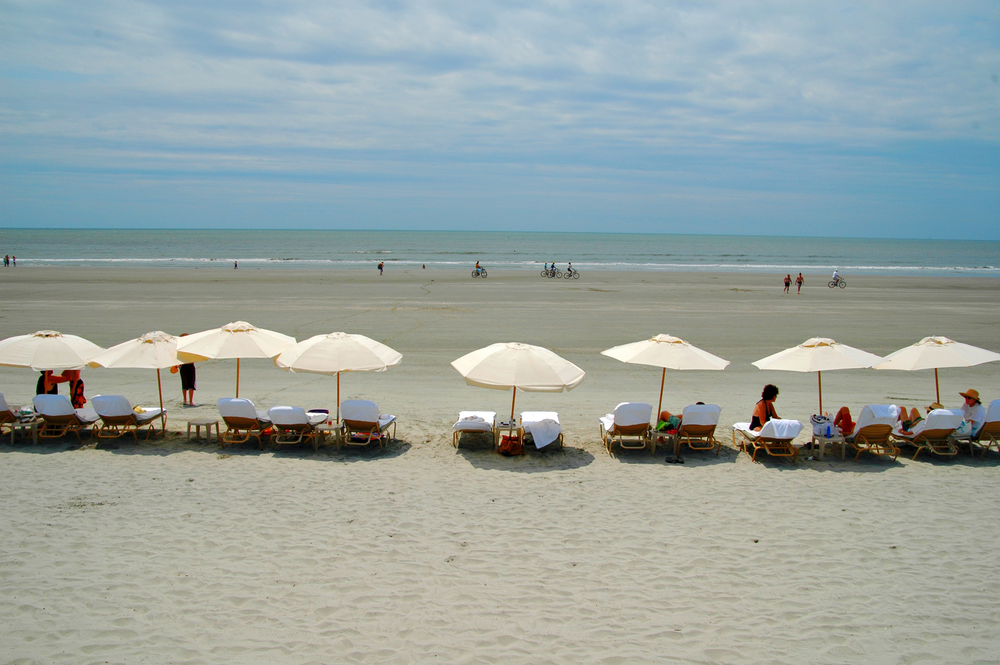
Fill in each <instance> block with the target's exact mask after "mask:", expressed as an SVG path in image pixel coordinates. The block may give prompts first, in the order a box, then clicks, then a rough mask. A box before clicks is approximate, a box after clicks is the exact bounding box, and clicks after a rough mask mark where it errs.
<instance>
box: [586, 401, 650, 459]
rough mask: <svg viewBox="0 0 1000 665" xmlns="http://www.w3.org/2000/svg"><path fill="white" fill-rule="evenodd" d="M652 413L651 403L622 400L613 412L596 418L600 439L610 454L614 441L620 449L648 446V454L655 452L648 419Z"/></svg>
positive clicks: (639, 448) (638, 448) (641, 448)
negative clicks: (599, 429) (598, 424)
mask: <svg viewBox="0 0 1000 665" xmlns="http://www.w3.org/2000/svg"><path fill="white" fill-rule="evenodd" d="M652 415H653V405H652V404H646V403H644V402H622V403H621V404H619V405H618V406H616V407H615V412H614V413H609V414H607V415H605V416H602V417H601V418H598V422H599V423H600V428H601V441H603V442H604V447H605V448H607V449H608V454H609V455H612V454H613V453H612V452H611V451H612V449H613V448H614V446H615V442H617V443H618V447H619V448H621V449H622V450H644V449H645V448H647V447H648V448H649V452H650V454H653V453H655V452H656V442H655V441H654V440H653V437H652V430H653V428H652V426H651V425H650V424H649V419H650V418H651V417H652Z"/></svg>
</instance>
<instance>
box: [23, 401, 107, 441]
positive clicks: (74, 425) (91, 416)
mask: <svg viewBox="0 0 1000 665" xmlns="http://www.w3.org/2000/svg"><path fill="white" fill-rule="evenodd" d="M33 404H34V405H35V411H37V412H38V415H39V416H41V418H42V421H43V423H44V424H43V425H42V427H41V429H39V430H38V436H39V437H40V438H42V439H58V438H60V437H63V436H66V434H68V433H69V432H73V434H75V435H76V438H77V439H79V440H80V442H81V443H82V442H83V439H82V438H81V437H80V432H87V431H89V432H90V434H91V436H93V434H94V430H96V429H97V424H96V423H97V421H98V419H99V416H98V415H97V412H96V411H94V410H93V409H91V408H83V409H74V408H73V404H72V403H71V402H70V401H69V397H67V396H66V395H35V399H34V400H33Z"/></svg>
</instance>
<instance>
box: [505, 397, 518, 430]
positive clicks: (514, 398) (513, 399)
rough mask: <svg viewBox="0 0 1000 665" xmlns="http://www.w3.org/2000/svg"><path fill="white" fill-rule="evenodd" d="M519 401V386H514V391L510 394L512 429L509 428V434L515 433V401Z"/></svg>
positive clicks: (510, 423)
mask: <svg viewBox="0 0 1000 665" xmlns="http://www.w3.org/2000/svg"><path fill="white" fill-rule="evenodd" d="M515 401H517V386H514V392H512V393H511V394H510V422H509V423H508V425H510V429H509V430H507V434H508V436H513V435H514V402H515Z"/></svg>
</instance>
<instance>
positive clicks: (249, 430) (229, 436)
mask: <svg viewBox="0 0 1000 665" xmlns="http://www.w3.org/2000/svg"><path fill="white" fill-rule="evenodd" d="M222 420H223V422H225V423H226V431H225V432H223V433H222V434H221V435H219V445H220V446H222V447H223V448H225V447H227V446H231V445H234V444H237V443H246V442H247V441H249V440H250V439H251V438H255V439H257V442H258V443H259V444H260V449H261V450H263V449H264V432H265V431H266V430H267V428H269V427H271V423H265V422H263V421H262V420H260V419H259V418H244V417H242V416H222Z"/></svg>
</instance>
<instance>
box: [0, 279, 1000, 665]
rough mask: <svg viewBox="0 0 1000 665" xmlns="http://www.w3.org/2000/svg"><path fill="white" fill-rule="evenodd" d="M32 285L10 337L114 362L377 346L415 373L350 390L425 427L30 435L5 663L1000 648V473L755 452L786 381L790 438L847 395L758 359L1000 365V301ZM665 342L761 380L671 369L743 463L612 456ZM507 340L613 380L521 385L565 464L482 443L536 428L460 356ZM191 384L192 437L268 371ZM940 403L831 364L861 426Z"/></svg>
mask: <svg viewBox="0 0 1000 665" xmlns="http://www.w3.org/2000/svg"><path fill="white" fill-rule="evenodd" d="M12 272H13V271H7V272H4V274H3V275H2V277H3V278H4V279H5V280H6V282H7V283H6V285H5V286H6V287H7V292H8V293H9V294H12V297H11V298H9V299H8V300H7V302H6V304H5V307H4V308H3V310H2V311H0V338H2V337H8V336H11V335H15V334H23V333H30V332H34V331H35V330H40V329H55V330H60V331H62V332H66V333H72V334H77V335H81V336H83V337H86V338H87V339H90V340H91V341H93V342H95V343H97V344H100V345H102V346H105V347H106V346H110V345H113V344H115V343H117V342H120V341H123V340H125V339H128V338H130V337H136V336H138V335H140V334H142V333H144V332H148V331H149V330H154V329H161V330H165V331H167V332H170V333H172V334H179V333H182V332H192V333H193V332H197V331H200V330H204V329H206V328H209V327H213V326H219V325H223V324H225V323H227V322H229V321H234V320H241V319H242V320H246V321H249V322H251V323H253V324H255V325H258V326H261V327H264V328H268V329H272V330H276V331H280V332H283V333H285V334H289V335H293V336H295V337H296V338H297V339H300V340H301V339H305V338H307V337H309V336H311V335H315V334H319V333H325V332H331V331H339V330H343V331H346V332H354V333H360V334H364V335H367V336H369V337H371V338H373V339H376V340H378V341H381V342H384V343H386V344H389V345H390V346H392V347H393V348H395V349H397V350H398V351H400V352H401V353H402V354H403V361H402V363H401V364H400V365H398V366H396V367H394V368H393V369H392V370H391V371H390V372H384V373H371V374H368V373H357V374H350V375H348V376H345V377H344V378H343V383H342V391H343V394H342V398H343V399H351V398H369V399H373V400H375V401H376V402H377V403H378V404H379V406H380V408H381V410H382V411H385V412H390V413H394V414H396V416H397V417H398V419H399V432H398V437H397V441H395V442H393V443H392V444H391V446H390V447H389V449H388V450H387V451H386V452H384V453H381V454H379V453H377V452H376V451H358V450H345V451H342V452H341V451H337V450H336V449H333V448H321V449H320V451H319V453H315V454H314V453H313V452H312V449H311V447H303V448H294V449H283V450H280V451H273V450H270V449H269V450H266V451H264V452H263V453H261V452H259V451H257V450H256V449H255V447H254V446H243V447H237V448H233V449H227V450H226V451H224V452H223V451H221V450H220V449H219V448H218V446H217V445H216V444H214V443H213V444H211V445H206V444H194V443H192V444H186V443H184V437H183V436H176V435H172V436H171V437H169V438H168V439H167V441H165V442H162V441H157V442H149V443H146V442H140V443H139V444H138V445H136V444H134V443H133V442H132V441H131V439H122V440H121V442H120V443H117V444H111V445H107V444H102V447H101V448H98V449H94V448H92V447H89V446H85V447H83V448H77V447H76V446H75V445H73V443H72V441H70V440H67V441H66V442H57V443H50V444H43V445H39V446H31V445H30V444H26V443H24V442H19V443H17V444H16V445H15V446H13V447H11V446H10V445H9V441H8V440H6V439H5V440H4V441H3V445H2V446H0V499H2V502H3V503H2V505H3V506H4V510H3V514H2V516H0V543H2V547H0V662H2V663H7V662H12V663H13V662H27V663H35V662H38V663H43V662H45V663H49V662H52V663H90V662H95V663H96V662H101V663H103V662H105V661H108V662H113V663H124V662H151V663H167V662H179V661H183V662H191V663H201V662H204V663H211V662H227V663H260V662H278V663H331V662H362V663H383V662H390V663H409V662H421V663H423V662H431V661H435V662H460V663H461V662H498V663H500V662H502V663H539V662H558V663H613V662H629V663H634V662H648V663H653V662H692V663H694V662H699V663H710V662H711V663H716V662H718V663H748V662H776V663H803V662H810V663H873V662H875V663H897V662H898V663H910V662H928V663H933V662H942V663H944V662H947V663H973V662H991V661H997V660H998V659H1000V638H998V631H1000V610H998V605H997V602H996V598H997V597H1000V581H998V580H1000V564H998V563H997V555H996V554H997V552H998V551H1000V498H998V494H997V492H996V487H997V482H998V475H997V474H998V473H1000V470H998V465H1000V456H998V455H996V454H993V453H991V454H989V455H987V456H986V458H985V459H983V460H978V459H977V460H975V461H972V460H970V458H969V457H968V455H967V454H963V455H962V456H960V457H958V458H957V459H954V460H941V459H934V458H931V459H924V458H923V457H921V459H919V460H918V461H916V462H913V461H910V460H908V459H905V458H904V457H901V458H900V460H899V461H898V462H897V463H892V462H890V461H887V460H884V459H875V458H871V457H865V456H862V459H861V461H860V462H858V463H851V462H850V461H848V462H841V461H840V460H839V459H837V458H836V457H835V456H833V455H828V456H827V458H826V460H825V461H823V462H819V461H816V460H813V461H806V460H804V461H801V462H800V463H799V464H796V465H794V466H793V465H791V464H790V463H788V462H787V461H785V460H769V459H765V460H764V461H763V462H762V463H759V464H753V463H751V462H750V461H749V459H748V458H747V457H746V456H745V455H742V454H741V455H737V454H736V453H735V451H734V450H733V449H732V448H731V442H730V441H729V435H728V426H729V424H730V423H732V422H734V421H737V420H748V419H749V415H750V411H751V409H752V407H753V404H754V402H756V400H757V399H758V398H759V394H760V390H761V387H762V386H763V384H764V383H767V382H772V383H776V384H777V385H778V386H779V387H780V388H781V390H782V393H781V395H780V396H779V398H778V400H777V402H776V408H777V411H778V413H779V414H780V415H781V416H782V417H785V418H797V419H799V420H802V421H803V422H807V421H808V417H809V415H810V414H811V413H813V411H814V410H815V405H816V383H815V376H813V375H811V374H801V375H800V374H791V373H782V372H762V371H759V370H757V369H756V368H754V367H752V366H751V365H750V362H751V361H752V360H755V359H757V358H761V357H764V356H766V355H769V354H771V353H774V352H776V351H779V350H781V349H784V348H788V347H790V346H793V345H795V344H798V343H800V342H802V341H804V340H805V339H807V338H809V337H813V336H824V337H831V338H833V339H836V340H837V341H840V342H843V343H846V344H850V345H851V346H855V347H858V348H861V349H864V350H866V351H870V352H872V353H876V354H879V355H885V354H887V353H890V352H891V351H894V350H896V349H898V348H901V347H903V346H906V345H908V344H911V343H913V342H914V341H916V340H918V339H920V338H921V337H923V336H926V335H930V334H939V335H946V336H948V337H950V338H952V339H956V340H959V341H963V342H967V343H969V344H974V345H977V346H982V347H985V348H989V349H993V350H998V349H1000V337H998V335H997V333H996V331H997V329H998V328H997V325H998V324H1000V310H998V308H997V307H996V304H995V303H996V302H997V301H998V298H997V296H998V291H1000V280H994V279H981V278H964V277H963V278H942V277H934V278H911V277H866V276H863V275H862V276H849V277H850V280H851V281H850V286H849V287H848V288H847V289H845V290H839V289H838V290H836V291H833V290H829V289H827V288H826V287H825V286H824V287H818V286H816V287H809V286H808V284H810V283H812V284H819V283H821V282H823V283H825V279H824V277H825V276H821V275H813V276H810V275H806V284H807V287H806V288H805V289H803V293H802V295H800V296H796V295H795V294H794V293H792V294H790V295H782V294H781V290H782V285H781V275H778V276H765V275H732V274H708V273H689V274H680V273H589V272H588V273H586V274H584V276H583V277H582V278H581V279H580V280H575V281H573V282H571V283H563V282H556V281H554V280H544V279H542V278H540V277H538V276H537V273H510V274H504V273H502V272H498V273H494V272H493V271H491V273H490V278H489V280H486V281H483V280H475V281H473V280H472V279H471V278H469V277H468V275H467V272H464V271H463V272H458V271H455V272H454V273H453V272H446V271H423V270H416V271H402V270H398V269H394V268H393V267H392V266H390V267H389V269H388V270H387V271H386V274H385V276H383V277H382V278H381V279H380V278H379V277H378V274H377V271H375V270H374V268H373V269H372V270H370V271H366V272H333V271H289V270H281V269H272V270H266V269H261V270H244V269H241V270H240V271H238V272H237V271H232V270H231V269H230V270H228V271H226V270H223V269H192V270H172V269H166V270H159V269H156V270H151V269H142V270H139V269H110V270H108V269H96V268H95V269H46V270H45V271H41V270H33V269H30V268H24V269H19V270H18V271H17V273H16V275H11V274H10V273H12ZM786 272H787V271H786ZM810 277H811V279H810ZM140 302H148V303H150V305H149V306H148V307H137V304H138V303H140ZM917 314H919V316H918V315H917ZM660 332H664V333H671V334H674V335H677V336H678V337H682V338H684V339H686V340H688V341H690V342H691V343H693V344H695V345H697V346H699V347H701V348H703V349H705V350H707V351H709V352H711V353H713V354H716V355H718V356H721V357H723V358H726V359H728V360H731V361H732V364H731V365H730V367H728V368H727V369H726V370H725V371H723V372H670V371H668V372H667V389H666V391H665V397H664V408H667V409H670V410H671V411H680V410H681V409H682V408H683V407H684V406H685V405H686V404H689V403H693V402H695V401H698V400H702V401H706V402H712V403H716V404H719V405H720V406H721V407H722V421H721V425H720V435H722V436H723V437H725V438H724V439H723V440H724V441H725V442H726V446H725V447H724V448H723V452H722V454H721V455H720V456H719V457H715V456H714V455H713V454H711V453H688V454H686V455H685V462H686V463H685V464H683V465H679V464H675V465H667V464H664V463H663V458H662V456H660V455H658V456H657V457H655V458H654V457H651V456H649V455H647V454H645V453H641V452H639V453H634V454H629V453H623V454H620V455H618V456H617V457H615V458H611V457H609V456H608V455H607V454H606V453H605V452H604V450H603V447H602V445H601V442H600V438H599V430H598V423H597V418H598V416H600V415H603V414H604V413H607V412H609V411H611V410H612V409H613V408H614V406H615V404H617V403H618V402H620V401H625V400H631V401H645V402H652V403H655V402H656V399H657V397H658V392H659V371H658V370H656V369H655V368H648V367H643V366H635V365H627V364H623V363H620V362H617V361H615V360H613V359H610V358H607V357H603V356H601V355H600V354H599V352H600V351H601V350H603V349H606V348H609V347H611V346H615V345H617V344H624V343H627V342H630V341H634V340H636V339H641V338H642V337H643V336H646V335H649V336H651V335H654V334H656V333H660ZM496 341H522V342H527V343H531V344H537V345H540V346H545V347H547V348H550V349H552V350H553V351H555V352H556V353H558V354H559V355H561V356H563V357H565V358H566V359H567V360H570V361H571V362H573V363H575V364H577V365H579V366H580V367H581V368H582V369H584V370H585V371H586V372H587V380H586V381H585V382H584V383H583V384H582V385H581V386H580V387H579V388H577V389H576V390H574V391H572V392H570V393H561V394H544V393H524V394H523V395H522V394H520V393H519V395H518V410H519V411H520V410H553V411H558V412H559V415H560V420H561V422H562V426H563V430H564V433H565V435H566V448H565V450H564V451H562V452H558V451H556V452H551V453H545V452H543V453H537V452H531V453H530V454H528V455H525V456H523V457H519V458H503V457H500V456H498V455H496V454H494V453H492V452H491V450H490V443H489V441H488V440H487V439H486V438H480V439H476V438H464V439H463V441H462V447H461V448H460V449H459V450H458V452H456V451H455V450H454V449H453V448H452V447H451V445H450V441H451V424H452V423H453V422H454V421H455V419H456V417H457V414H458V412H459V411H460V410H463V409H471V410H491V411H497V412H500V413H502V412H503V410H504V406H505V405H506V406H507V407H508V408H509V394H507V393H503V392H500V391H487V390H481V389H477V388H474V387H471V386H467V385H466V384H465V382H464V381H463V380H462V378H461V377H460V376H459V375H458V374H457V373H456V372H455V371H454V370H453V369H451V367H450V366H449V363H450V361H452V360H454V359H455V358H457V357H459V356H460V355H462V354H464V353H467V352H468V351H471V350H473V349H476V348H480V347H483V346H486V345H487V344H490V343H492V342H496ZM241 371H242V376H241V387H240V393H241V396H246V397H249V398H250V399H252V400H253V401H254V402H255V403H256V404H257V405H258V406H259V407H269V406H275V405H279V404H292V405H298V406H304V407H306V408H314V407H322V408H330V409H331V410H332V408H333V407H334V406H335V405H334V403H333V402H334V397H333V395H334V394H335V391H336V385H335V378H332V377H326V376H319V375H306V374H292V373H289V372H285V371H282V370H280V369H277V368H276V367H274V366H273V363H270V362H269V361H256V360H252V361H245V362H244V363H243V364H242V368H241ZM83 376H84V380H85V381H86V385H87V393H88V395H91V396H92V395H96V394H99V393H111V394H114V393H120V394H124V395H126V396H127V397H129V399H130V400H131V401H132V402H133V403H134V404H147V405H152V404H153V403H154V402H155V400H156V386H155V382H153V381H150V378H149V376H148V372H144V371H140V370H100V369H88V370H85V372H84V375H83ZM36 377H37V373H34V372H30V371H27V370H17V369H11V368H0V391H2V392H3V393H4V394H5V396H6V397H7V401H8V402H9V403H11V404H20V403H25V402H28V401H30V399H31V397H32V395H33V393H34V384H35V379H36ZM164 379H165V396H166V406H167V409H168V412H169V421H168V428H169V429H170V430H171V431H173V432H176V431H178V430H184V429H185V423H186V421H187V420H189V419H192V418H195V417H199V416H212V417H215V416H217V411H216V409H215V406H214V404H215V401H216V400H217V399H218V398H219V397H227V396H231V393H232V390H233V384H234V379H235V368H234V367H233V363H229V362H225V361H218V362H206V363H200V364H199V365H198V391H197V392H196V393H195V401H196V402H197V403H198V404H200V405H202V406H199V407H197V408H194V409H182V408H181V406H180V403H181V395H180V385H179V381H178V380H177V379H176V377H175V376H173V375H170V376H165V377H164ZM969 388H976V389H978V390H979V391H980V393H981V394H982V395H983V398H984V401H987V402H988V401H989V400H990V399H994V398H996V397H1000V364H990V365H983V366H978V367H972V368H968V369H949V370H942V371H941V394H942V398H943V399H944V400H945V402H946V405H947V406H956V407H957V406H958V405H959V404H960V401H961V398H960V397H958V392H959V391H964V390H967V389H969ZM933 395H934V383H933V372H914V373H909V372H876V371H872V370H851V371H842V372H830V373H829V374H827V373H824V375H823V397H824V406H825V407H826V408H827V409H828V410H833V409H834V408H836V407H837V406H840V405H841V404H848V405H850V406H851V407H852V411H853V412H854V413H855V414H858V413H860V409H861V407H862V406H863V405H864V404H867V403H889V402H891V403H897V404H900V405H905V406H907V407H911V406H923V405H925V404H926V403H929V402H930V401H931V400H932V398H933ZM855 417H857V415H855ZM802 439H804V436H800V441H799V443H801V442H802ZM904 456H905V452H904ZM800 459H803V458H800Z"/></svg>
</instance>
